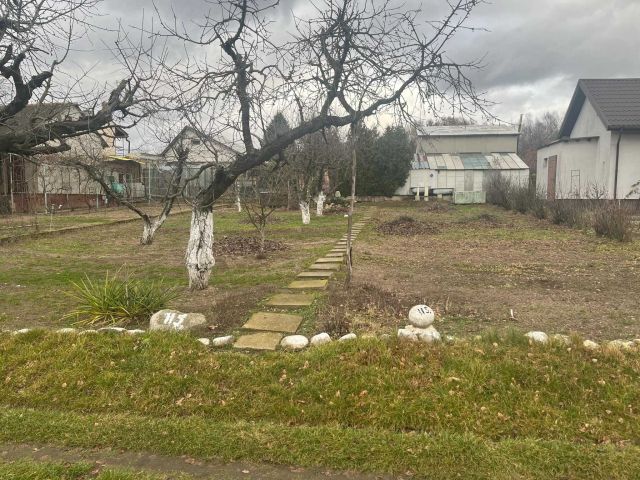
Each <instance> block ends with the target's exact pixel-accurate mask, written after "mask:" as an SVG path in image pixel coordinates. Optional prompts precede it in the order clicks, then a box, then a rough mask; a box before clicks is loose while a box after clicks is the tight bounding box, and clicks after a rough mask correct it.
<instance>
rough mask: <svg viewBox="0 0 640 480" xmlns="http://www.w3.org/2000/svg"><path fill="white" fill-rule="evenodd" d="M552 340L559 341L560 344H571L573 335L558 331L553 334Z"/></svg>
mask: <svg viewBox="0 0 640 480" xmlns="http://www.w3.org/2000/svg"><path fill="white" fill-rule="evenodd" d="M551 340H552V341H553V342H555V343H558V344H560V345H567V346H569V345H571V343H572V342H571V337H570V336H569V335H562V334H560V333H556V334H554V335H551Z"/></svg>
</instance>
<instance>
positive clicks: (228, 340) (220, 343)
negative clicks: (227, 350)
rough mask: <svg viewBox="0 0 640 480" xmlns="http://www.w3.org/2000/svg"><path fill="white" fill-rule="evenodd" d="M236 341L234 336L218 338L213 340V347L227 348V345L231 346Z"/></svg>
mask: <svg viewBox="0 0 640 480" xmlns="http://www.w3.org/2000/svg"><path fill="white" fill-rule="evenodd" d="M234 340H235V338H234V336H233V335H226V336H224V337H216V338H214V339H213V340H211V346H212V347H225V346H227V345H231V344H232V343H233V341H234Z"/></svg>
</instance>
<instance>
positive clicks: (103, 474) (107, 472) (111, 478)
mask: <svg viewBox="0 0 640 480" xmlns="http://www.w3.org/2000/svg"><path fill="white" fill-rule="evenodd" d="M0 478H3V479H5V480H27V479H29V480H54V479H55V480H86V479H87V478H91V479H95V480H170V479H171V480H189V478H191V477H187V476H186V475H185V476H176V475H171V476H170V477H169V476H165V475H162V476H160V475H152V474H148V473H145V472H140V471H139V472H133V471H126V470H120V469H102V468H96V466H95V465H90V464H86V463H76V464H69V463H51V462H34V461H18V462H1V461H0Z"/></svg>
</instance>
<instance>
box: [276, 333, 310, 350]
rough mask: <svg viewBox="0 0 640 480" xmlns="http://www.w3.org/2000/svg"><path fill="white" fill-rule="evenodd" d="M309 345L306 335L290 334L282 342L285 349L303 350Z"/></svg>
mask: <svg viewBox="0 0 640 480" xmlns="http://www.w3.org/2000/svg"><path fill="white" fill-rule="evenodd" d="M307 345H309V339H308V338H307V337H305V336H304V335H288V336H286V337H284V338H283V339H282V341H281V342H280V346H281V347H282V348H284V349H285V350H302V349H303V348H305V347H306V346H307Z"/></svg>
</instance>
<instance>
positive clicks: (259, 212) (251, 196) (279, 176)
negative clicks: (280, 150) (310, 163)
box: [240, 162, 286, 258]
mask: <svg viewBox="0 0 640 480" xmlns="http://www.w3.org/2000/svg"><path fill="white" fill-rule="evenodd" d="M272 163H273V164H272ZM247 175H248V176H247V178H246V182H245V183H247V182H249V185H245V187H244V188H243V189H242V190H241V195H240V198H241V201H242V205H243V206H244V211H245V213H246V215H247V218H248V219H249V221H250V222H251V224H252V225H253V226H254V228H255V229H256V230H257V231H258V234H259V235H260V252H259V254H258V258H266V252H265V242H266V234H267V225H268V223H269V218H270V217H271V214H272V213H273V212H275V211H276V209H277V208H278V207H281V206H282V205H283V201H282V200H283V198H284V196H285V195H286V194H285V192H284V189H283V186H284V184H285V182H284V178H285V177H284V175H283V171H282V169H281V168H280V166H279V165H278V164H276V163H275V162H269V163H267V164H264V165H262V166H260V167H258V168H256V169H254V170H252V171H251V172H250V173H249V174H247Z"/></svg>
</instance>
